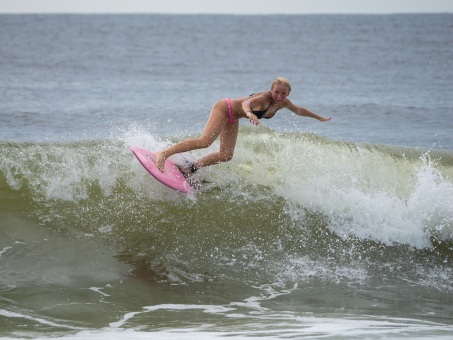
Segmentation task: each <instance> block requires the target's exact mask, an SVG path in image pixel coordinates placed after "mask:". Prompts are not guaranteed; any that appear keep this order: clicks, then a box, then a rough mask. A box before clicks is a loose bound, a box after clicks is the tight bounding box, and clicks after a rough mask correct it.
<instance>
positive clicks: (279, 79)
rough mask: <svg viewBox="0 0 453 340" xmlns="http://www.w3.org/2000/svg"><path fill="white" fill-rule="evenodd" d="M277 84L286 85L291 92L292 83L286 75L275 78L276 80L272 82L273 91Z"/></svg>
mask: <svg viewBox="0 0 453 340" xmlns="http://www.w3.org/2000/svg"><path fill="white" fill-rule="evenodd" d="M275 85H284V86H286V87H287V88H288V90H289V91H290V92H291V84H290V83H289V80H288V79H287V78H285V77H277V78H275V80H274V81H273V82H272V86H271V91H272V90H273V89H274V86H275Z"/></svg>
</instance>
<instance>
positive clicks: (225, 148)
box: [194, 122, 239, 169]
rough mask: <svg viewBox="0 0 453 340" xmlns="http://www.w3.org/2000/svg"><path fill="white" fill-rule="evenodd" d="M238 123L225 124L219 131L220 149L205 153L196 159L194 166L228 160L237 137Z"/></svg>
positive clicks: (198, 166) (199, 166)
mask: <svg viewBox="0 0 453 340" xmlns="http://www.w3.org/2000/svg"><path fill="white" fill-rule="evenodd" d="M238 131H239V123H238V122H236V123H234V124H227V125H226V126H225V128H224V129H223V130H222V132H221V133H220V150H219V152H214V153H211V154H209V155H206V156H204V157H202V158H200V159H199V160H197V161H196V162H195V163H194V165H195V168H197V169H198V168H202V167H204V166H209V165H214V164H218V163H222V162H228V161H230V160H231V159H232V158H233V154H234V148H235V147H236V141H237V137H238Z"/></svg>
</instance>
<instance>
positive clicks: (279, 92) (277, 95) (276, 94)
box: [271, 84, 289, 103]
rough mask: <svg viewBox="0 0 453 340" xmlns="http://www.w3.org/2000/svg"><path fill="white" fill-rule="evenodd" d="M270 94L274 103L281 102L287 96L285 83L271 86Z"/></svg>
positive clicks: (287, 89)
mask: <svg viewBox="0 0 453 340" xmlns="http://www.w3.org/2000/svg"><path fill="white" fill-rule="evenodd" d="M271 94H272V99H273V100H274V101H275V102H276V103H282V102H283V101H284V100H285V99H286V97H288V96H289V88H288V86H286V85H280V84H277V85H275V86H274V87H273V88H272V90H271Z"/></svg>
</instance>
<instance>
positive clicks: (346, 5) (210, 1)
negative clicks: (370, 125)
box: [0, 0, 453, 14]
mask: <svg viewBox="0 0 453 340" xmlns="http://www.w3.org/2000/svg"><path fill="white" fill-rule="evenodd" d="M445 12H448V13H453V0H0V13H221V14H278V13H284V14H306V13H307V14H311V13H445Z"/></svg>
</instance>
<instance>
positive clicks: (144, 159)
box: [131, 146, 195, 194]
mask: <svg viewBox="0 0 453 340" xmlns="http://www.w3.org/2000/svg"><path fill="white" fill-rule="evenodd" d="M131 150H132V152H133V153H134V155H135V156H136V157H137V159H138V160H139V161H140V163H141V164H142V165H143V167H144V168H145V169H146V170H148V172H149V173H150V174H151V175H152V176H153V177H154V178H155V179H157V180H158V181H159V182H161V183H162V184H164V185H166V186H167V187H169V188H172V189H174V190H177V191H180V192H183V193H186V194H192V193H194V192H195V189H194V188H193V187H192V186H191V185H190V183H189V182H188V181H187V179H186V178H185V177H184V175H183V174H182V172H181V171H180V170H179V169H178V167H177V166H176V165H175V163H173V162H172V161H170V160H168V159H166V160H165V170H164V172H161V171H160V170H159V169H158V168H157V166H156V162H155V159H156V155H155V154H154V153H152V152H151V151H148V150H145V149H142V148H139V147H138V146H133V147H131Z"/></svg>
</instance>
